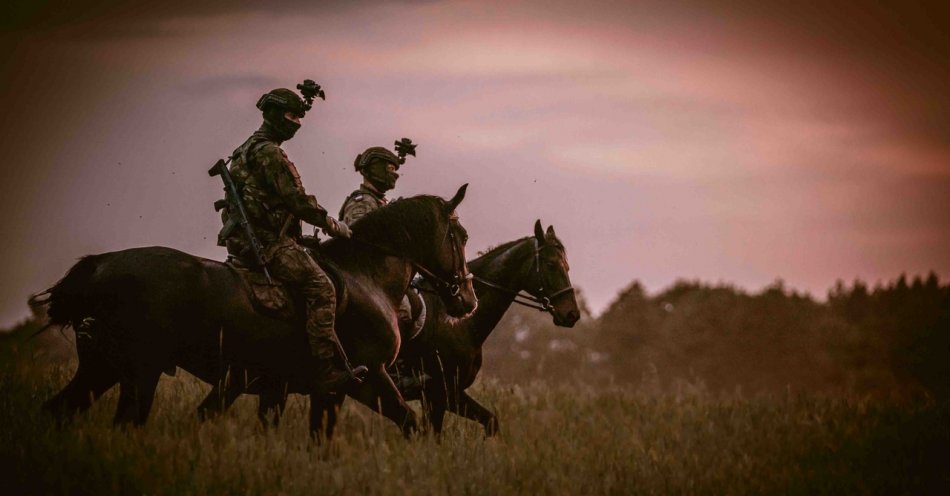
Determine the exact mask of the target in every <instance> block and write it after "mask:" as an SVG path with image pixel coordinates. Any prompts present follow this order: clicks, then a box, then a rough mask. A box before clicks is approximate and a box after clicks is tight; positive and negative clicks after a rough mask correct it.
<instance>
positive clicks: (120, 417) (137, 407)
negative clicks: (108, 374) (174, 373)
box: [114, 370, 162, 425]
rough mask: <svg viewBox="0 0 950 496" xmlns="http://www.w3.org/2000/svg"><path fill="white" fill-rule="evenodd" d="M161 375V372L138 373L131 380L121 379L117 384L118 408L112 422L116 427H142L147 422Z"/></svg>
mask: <svg viewBox="0 0 950 496" xmlns="http://www.w3.org/2000/svg"><path fill="white" fill-rule="evenodd" d="M161 375H162V371H161V370H150V371H140V372H139V373H138V374H136V375H135V376H134V377H132V378H131V379H123V380H122V381H121V382H120V383H119V406H118V408H117V409H116V412H115V420H114V423H115V424H116V425H126V424H129V423H133V424H135V425H142V424H144V423H145V421H146V420H148V414H149V412H151V410H152V401H154V399H155V388H156V387H157V386H158V379H159V378H160V377H161Z"/></svg>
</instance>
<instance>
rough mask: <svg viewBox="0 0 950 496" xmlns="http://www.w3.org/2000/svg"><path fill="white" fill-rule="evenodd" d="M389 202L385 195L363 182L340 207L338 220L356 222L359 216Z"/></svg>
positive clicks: (348, 222) (349, 222)
mask: <svg viewBox="0 0 950 496" xmlns="http://www.w3.org/2000/svg"><path fill="white" fill-rule="evenodd" d="M387 203H389V200H387V199H386V197H385V196H384V195H383V194H381V193H379V192H378V191H376V190H375V189H374V188H372V187H369V186H367V185H365V184H361V185H360V189H358V190H356V191H354V192H352V193H350V196H347V197H346V201H344V202H343V206H342V207H340V220H342V221H343V222H345V223H347V224H352V223H353V222H356V220H357V219H359V218H360V217H362V216H364V215H366V214H368V213H370V212H372V211H373V210H376V209H377V208H379V207H382V206H383V205H385V204H387Z"/></svg>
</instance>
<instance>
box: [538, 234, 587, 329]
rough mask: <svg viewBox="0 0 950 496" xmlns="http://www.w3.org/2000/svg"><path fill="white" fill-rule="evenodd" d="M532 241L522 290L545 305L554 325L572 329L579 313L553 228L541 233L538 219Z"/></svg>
mask: <svg viewBox="0 0 950 496" xmlns="http://www.w3.org/2000/svg"><path fill="white" fill-rule="evenodd" d="M534 240H535V242H536V248H535V257H534V263H533V266H532V267H533V270H532V272H533V275H532V276H529V279H528V281H529V282H528V284H527V287H526V288H525V290H526V291H528V292H529V293H531V294H532V295H534V296H535V297H537V298H539V299H541V300H542V301H544V302H545V303H546V306H548V309H549V311H550V312H551V315H552V317H553V318H554V324H555V325H558V326H561V327H574V324H575V323H577V321H578V320H579V319H580V318H581V312H580V310H579V309H578V307H577V298H576V297H575V295H574V287H573V286H572V285H571V278H570V276H568V272H569V271H570V270H571V267H570V265H568V263H567V253H566V252H565V251H564V245H563V244H561V240H559V239H558V238H557V235H556V234H554V226H548V229H547V231H544V229H542V227H541V221H540V220H538V221H537V222H535V223H534Z"/></svg>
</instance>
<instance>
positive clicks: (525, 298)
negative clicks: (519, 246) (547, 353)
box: [475, 238, 574, 315]
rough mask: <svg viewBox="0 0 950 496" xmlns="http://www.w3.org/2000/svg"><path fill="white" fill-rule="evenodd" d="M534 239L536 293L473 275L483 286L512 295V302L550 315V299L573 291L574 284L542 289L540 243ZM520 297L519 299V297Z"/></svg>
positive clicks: (551, 308) (552, 311) (551, 307)
mask: <svg viewBox="0 0 950 496" xmlns="http://www.w3.org/2000/svg"><path fill="white" fill-rule="evenodd" d="M533 241H534V269H535V274H536V275H537V278H538V295H540V296H534V295H533V294H531V293H529V292H527V291H518V290H514V289H509V288H506V287H504V286H501V285H499V284H495V283H493V282H491V281H489V280H486V279H483V278H481V277H478V276H475V280H476V281H478V282H479V283H481V284H484V285H485V286H488V287H490V288H492V289H495V290H496V291H501V292H502V293H508V294H509V295H512V296H514V303H517V304H519V305H522V306H526V307H528V308H534V309H535V310H540V311H542V312H548V313H550V314H551V315H554V306H552V305H551V300H554V299H556V298H558V297H559V296H561V295H563V294H564V293H567V292H572V293H573V292H574V286H572V285H570V284H568V285H567V286H566V287H563V288H561V289H558V290H557V291H554V292H553V293H550V294H549V293H547V291H546V290H545V289H544V276H543V275H542V274H541V245H540V244H539V243H538V239H537V238H533ZM519 298H520V299H519Z"/></svg>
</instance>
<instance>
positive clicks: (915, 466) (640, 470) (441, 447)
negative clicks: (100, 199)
mask: <svg viewBox="0 0 950 496" xmlns="http://www.w3.org/2000/svg"><path fill="white" fill-rule="evenodd" d="M71 373H72V369H71V367H70V366H56V367H50V368H46V369H44V370H42V371H39V372H37V371H36V370H28V369H23V368H14V367H9V366H8V367H5V373H4V375H3V377H2V378H0V462H2V463H0V467H2V468H0V471H2V474H0V475H2V477H3V479H2V481H0V487H5V488H7V490H5V491H3V492H4V494H97V495H99V494H149V495H158V494H175V495H187V494H202V495H206V494H253V495H256V494H349V495H352V494H400V495H402V494H443V493H448V494H542V493H543V494H670V493H700V494H772V493H792V494H842V493H885V494H902V493H903V494H924V493H932V492H942V493H946V491H947V489H948V488H950V476H948V474H950V471H947V470H946V464H945V461H944V460H947V459H948V455H950V415H948V408H947V407H946V405H940V404H936V403H934V402H931V401H926V400H921V401H917V402H913V403H906V402H905V403H897V402H886V401H880V400H874V401H872V400H862V399H859V398H840V397H839V398H832V397H817V396H802V395H784V396H781V395H780V396H756V397H742V396H741V395H723V396H717V395H711V394H708V393H702V392H698V391H693V392H685V391H684V392H681V393H678V394H672V393H670V394H646V393H643V392H637V391H634V390H625V389H606V390H595V389H592V388H587V387H583V386H548V385H545V384H541V383H532V384H528V385H508V384H501V383H498V382H492V381H488V382H483V383H481V384H479V385H477V386H476V387H475V388H473V395H474V396H475V397H476V398H478V399H479V400H481V401H483V402H484V403H485V404H487V405H490V406H491V407H493V408H494V409H495V410H496V411H497V413H498V415H499V417H500V419H501V427H502V430H501V434H500V435H499V436H498V437H497V438H493V439H485V438H484V436H483V431H482V429H481V427H480V426H478V425H477V424H475V423H472V422H469V421H466V420H461V419H458V418H456V417H453V416H450V418H449V420H448V422H447V425H446V431H445V433H444V434H443V436H442V438H441V440H439V439H436V438H434V437H432V436H429V435H420V436H418V437H417V438H415V439H412V440H409V441H406V440H404V439H403V438H402V436H401V435H400V433H399V431H398V429H396V427H395V426H394V425H392V424H390V423H389V422H388V421H386V420H384V419H382V418H381V417H380V416H378V415H375V414H374V413H372V412H370V411H369V410H368V409H366V408H364V407H362V406H357V405H355V404H353V403H352V402H348V403H347V406H345V408H344V411H343V412H342V415H341V422H340V428H339V429H338V435H337V437H336V438H335V439H334V441H333V443H332V444H330V445H326V444H323V445H321V444H318V443H315V442H314V441H312V440H311V438H310V437H309V435H308V433H307V422H306V404H305V402H304V401H303V399H302V398H293V399H292V400H291V402H290V404H289V409H288V412H287V414H286V416H285V418H284V421H283V423H282V424H281V426H280V427H279V428H277V429H263V428H262V427H261V426H260V425H259V424H258V422H257V418H256V402H255V401H254V399H252V398H242V399H240V400H239V401H238V403H237V404H236V405H235V406H234V408H233V409H232V410H231V411H230V412H228V413H227V414H226V415H224V416H223V417H221V418H218V419H215V420H212V421H210V422H206V423H199V422H198V421H197V419H196V415H195V407H196V406H197V404H198V403H199V402H200V400H201V399H202V398H203V396H204V395H205V394H206V393H207V391H208V389H209V388H208V386H206V385H204V384H203V383H201V382H200V381H198V380H196V379H194V378H193V377H190V376H188V375H187V374H184V373H181V372H180V373H179V376H178V377H175V378H171V377H163V378H162V381H161V384H160V386H159V390H158V394H157V397H156V401H155V406H154V409H153V411H152V416H151V418H150V419H149V422H148V424H147V425H146V426H144V427H142V428H128V429H117V428H113V427H112V425H111V417H112V414H113V412H114V409H115V405H116V400H117V394H116V392H115V391H111V392H110V393H108V394H107V395H106V396H104V397H103V398H102V399H101V400H100V401H99V402H97V403H96V404H95V405H94V406H93V408H92V409H91V410H90V411H89V412H87V413H86V414H84V415H82V416H80V417H78V418H76V419H75V420H74V421H73V422H72V423H70V424H68V425H66V426H63V427H58V426H56V425H55V423H54V422H53V420H52V419H51V418H49V417H48V416H47V415H46V414H44V413H43V412H42V411H41V410H40V405H41V403H42V401H43V400H45V399H46V398H48V397H49V396H51V395H52V394H54V393H55V392H56V391H57V390H58V389H59V388H60V387H62V386H63V385H64V384H65V383H66V381H67V380H68V379H69V377H70V376H71Z"/></svg>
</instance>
